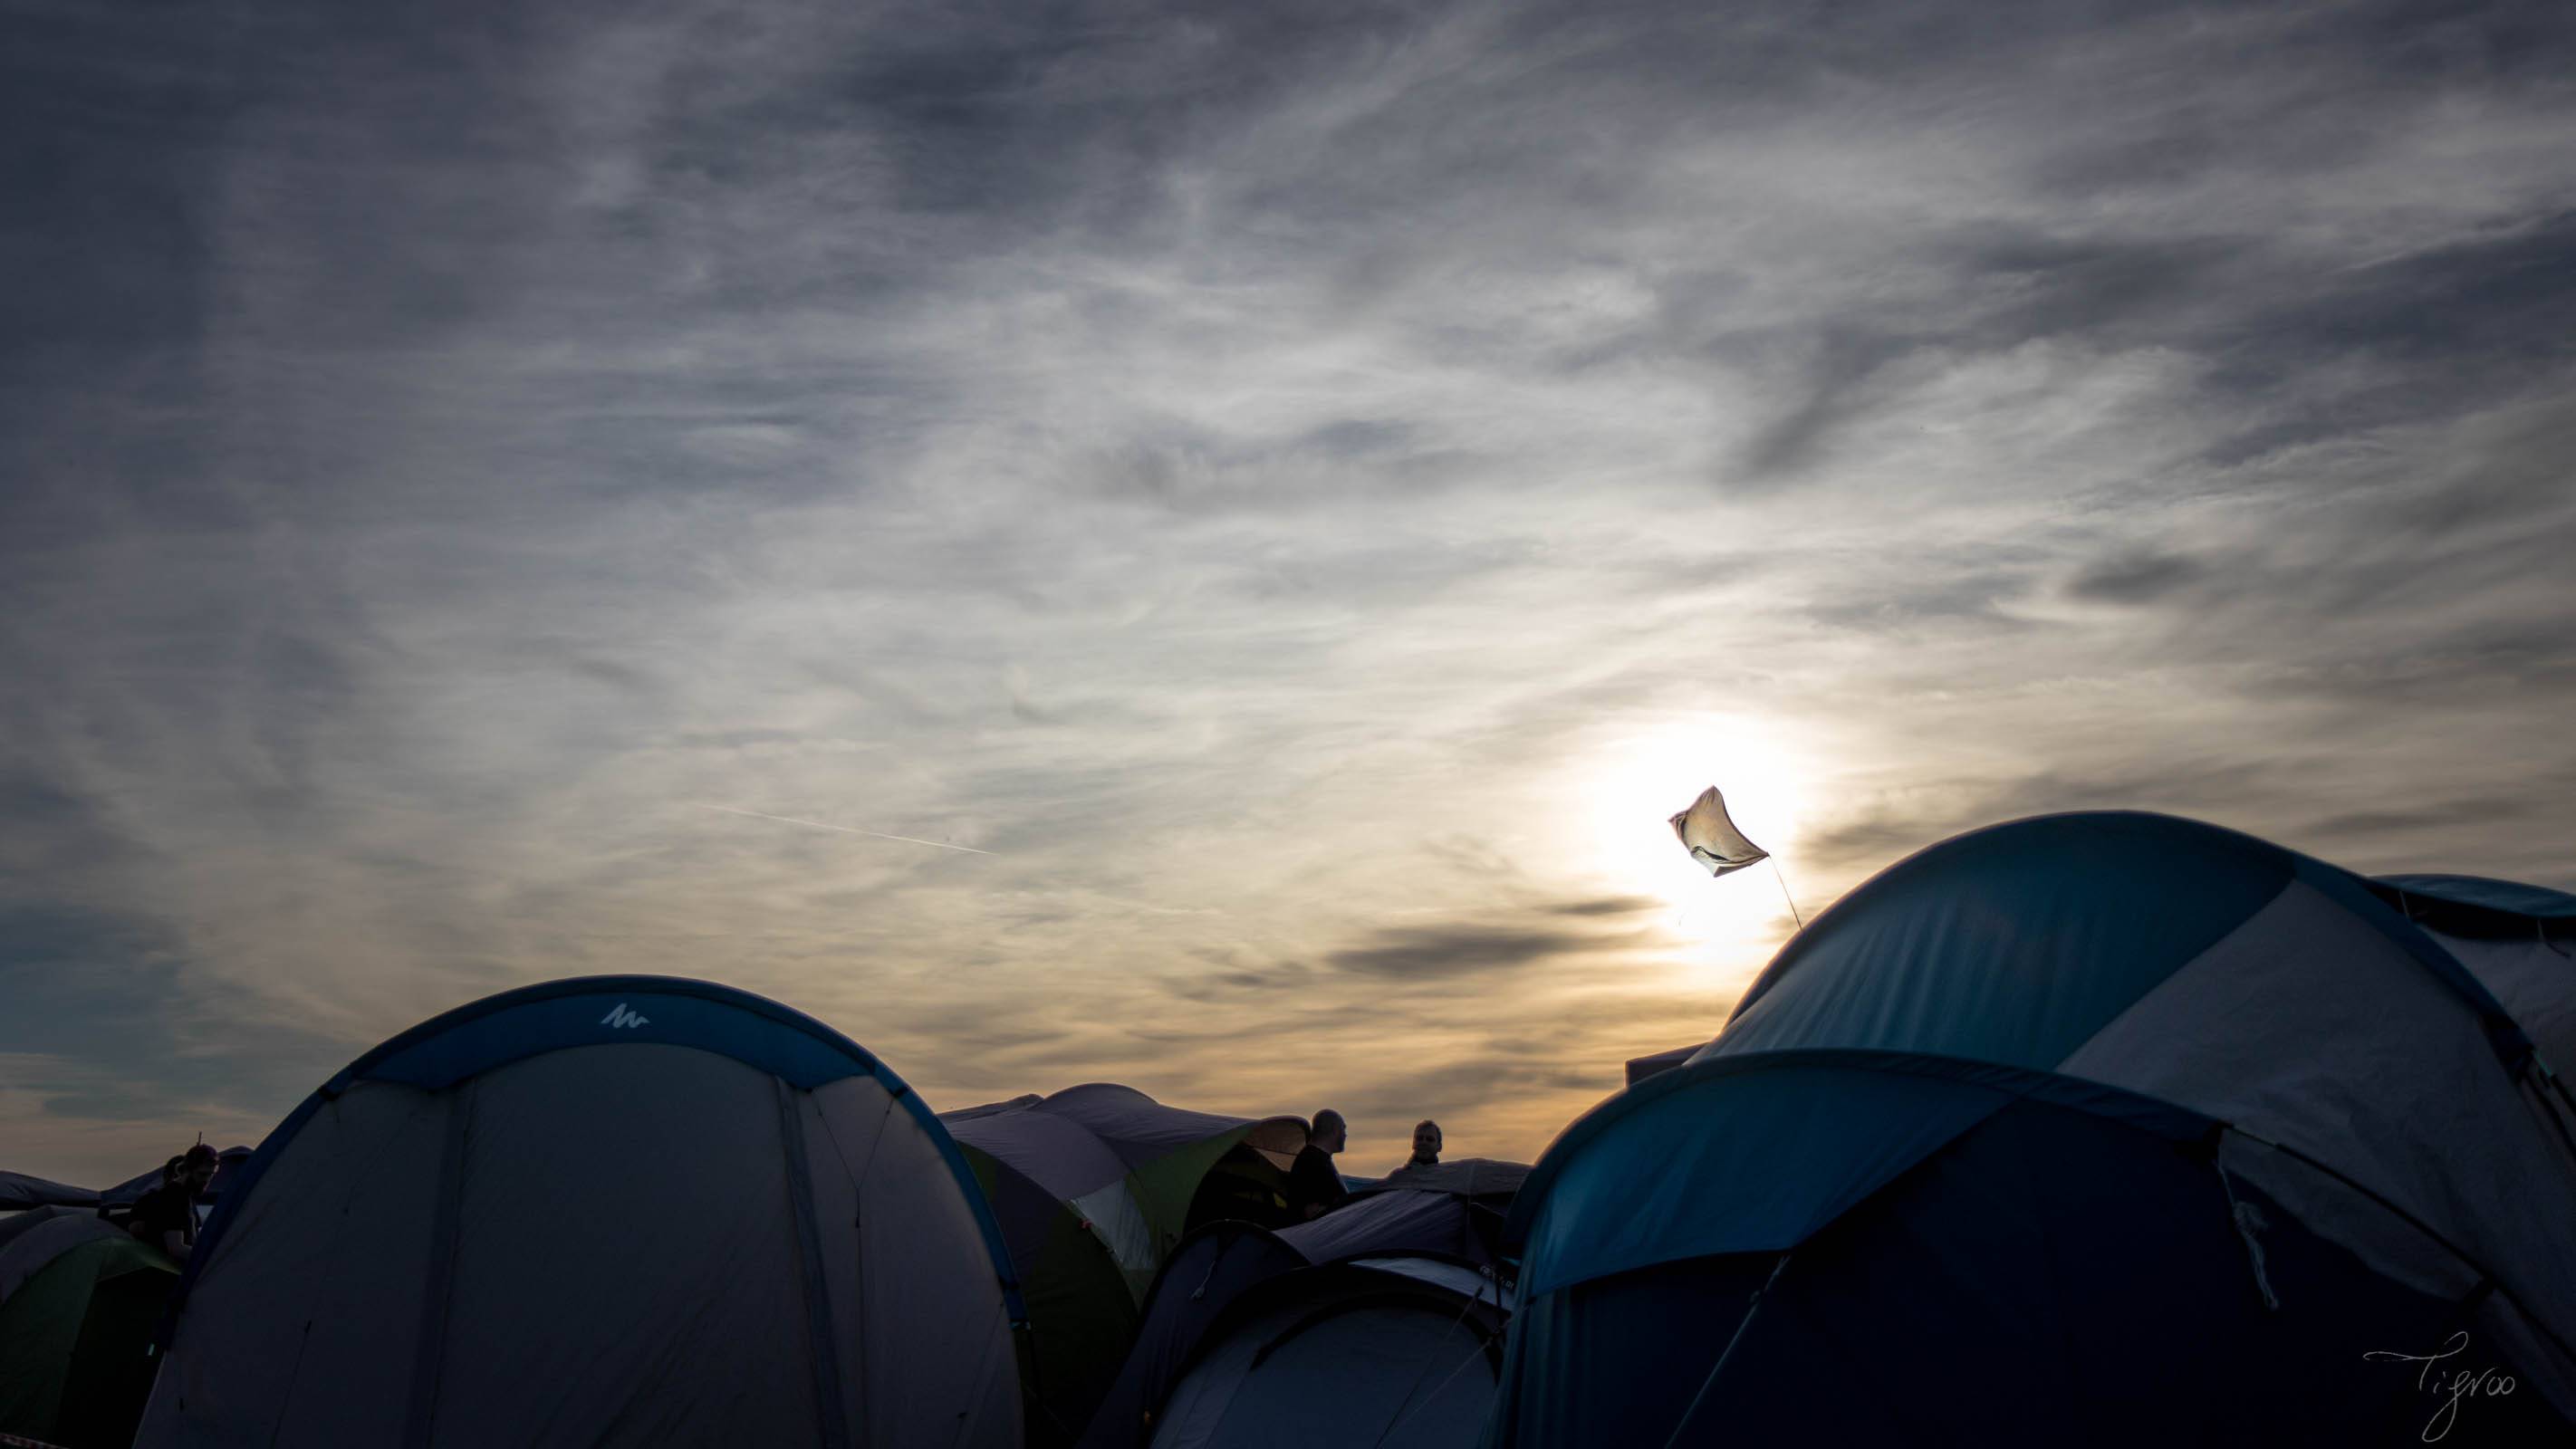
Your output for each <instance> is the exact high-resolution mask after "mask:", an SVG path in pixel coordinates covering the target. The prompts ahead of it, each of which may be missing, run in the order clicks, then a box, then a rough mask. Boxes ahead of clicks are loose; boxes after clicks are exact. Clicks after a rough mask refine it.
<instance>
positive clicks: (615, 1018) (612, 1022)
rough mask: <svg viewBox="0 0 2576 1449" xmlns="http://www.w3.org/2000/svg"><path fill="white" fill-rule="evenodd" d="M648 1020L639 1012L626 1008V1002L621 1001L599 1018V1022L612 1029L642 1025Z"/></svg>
mask: <svg viewBox="0 0 2576 1449" xmlns="http://www.w3.org/2000/svg"><path fill="white" fill-rule="evenodd" d="M649 1020H651V1018H650V1017H647V1016H645V1015H643V1014H642V1013H641V1012H635V1011H629V1010H627V1009H626V1003H625V1002H623V1001H621V1002H619V1003H617V1004H616V1005H615V1006H612V1007H610V1008H609V1009H608V1014H607V1015H606V1016H603V1017H601V1018H600V1019H599V1024H600V1025H601V1026H605V1027H609V1028H611V1029H614V1028H617V1027H621V1026H642V1025H644V1024H645V1023H646V1022H647V1021H649Z"/></svg>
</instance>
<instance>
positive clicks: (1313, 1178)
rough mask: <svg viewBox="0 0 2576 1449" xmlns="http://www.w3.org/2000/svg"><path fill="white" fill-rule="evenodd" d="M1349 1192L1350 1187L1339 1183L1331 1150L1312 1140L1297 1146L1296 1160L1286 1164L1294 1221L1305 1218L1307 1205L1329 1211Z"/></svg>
mask: <svg viewBox="0 0 2576 1449" xmlns="http://www.w3.org/2000/svg"><path fill="white" fill-rule="evenodd" d="M1350 1195H1351V1190H1350V1189H1349V1188H1347V1187H1344V1186H1342V1175H1341V1174H1340V1173H1338V1172H1335V1171H1334V1170H1333V1154H1331V1153H1329V1152H1326V1151H1325V1150H1324V1149H1322V1148H1320V1147H1317V1146H1315V1145H1314V1144H1312V1143H1309V1144H1307V1145H1306V1146H1304V1147H1302V1148H1300V1149H1298V1152H1297V1160H1296V1161H1295V1162H1294V1163H1292V1164H1290V1166H1289V1168H1288V1211H1289V1212H1290V1214H1292V1215H1293V1216H1294V1217H1295V1218H1296V1220H1297V1221H1299V1222H1304V1221H1305V1220H1306V1216H1307V1214H1306V1209H1308V1208H1310V1207H1320V1208H1323V1209H1325V1210H1326V1211H1330V1210H1332V1209H1334V1208H1337V1207H1340V1206H1341V1205H1342V1203H1343V1202H1344V1201H1346V1200H1347V1199H1348V1198H1349V1197H1350Z"/></svg>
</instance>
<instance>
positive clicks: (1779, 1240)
mask: <svg viewBox="0 0 2576 1449" xmlns="http://www.w3.org/2000/svg"><path fill="white" fill-rule="evenodd" d="M2027 1100H2039V1101H2045V1102H2050V1103H2054V1104H2057V1105H2060V1106H2064V1107H2066V1108H2068V1109H2070V1110H2074V1111H2079V1112H2083V1113H2086V1114H2088V1115H2093V1116H2100V1117H2105V1118H2108V1119H2111V1120H2115V1121H2121V1122H2125V1123H2128V1124H2130V1125H2131V1126H2133V1127H2136V1128H2137V1129H2138V1130H2140V1131H2142V1132H2145V1133H2148V1134H2150V1135H2153V1136H2155V1137H2159V1138H2163V1139H2166V1140H2172V1141H2194V1140H2200V1139H2203V1138H2206V1137H2207V1136H2208V1135H2209V1133H2210V1131H2211V1129H2212V1127H2213V1126H2214V1124H2213V1123H2211V1122H2210V1121H2209V1120H2208V1119H2207V1118H2205V1117H2203V1116H2201V1115H2199V1114H2197V1113H2193V1112H2189V1111H2185V1110H2181V1109H2177V1108H2174V1107H2172V1106H2169V1105H2167V1104H2164V1103H2160V1102H2157V1101H2154V1100H2152V1099H2149V1098H2145V1097H2140V1096H2137V1095H2134V1094H2131V1093H2128V1092H2123V1091H2120V1090H2117V1089H2114V1088H2109V1087H2104V1086H2100V1085H2098V1084H2094V1083H2089V1082H2082V1081H2076V1080H2071V1079H2068V1078H2063V1077H2056V1076H2051V1075H2049V1074H2045V1073H2038V1072H2028V1071H2023V1070H2021V1069H2018V1068H2012V1067H1994V1066H1987V1065H1984V1064H1980V1063H1973V1062H1961V1061H1957V1060H1955V1059H1950V1058H1941V1057H1924V1056H1914V1055H1907V1054H1903V1053H1892V1052H1804V1053H1792V1052H1771V1053H1759V1054H1754V1055H1749V1056H1741V1057H1736V1056H1723V1057H1715V1058H1703V1059H1701V1060H1700V1061H1697V1062H1694V1063H1692V1064H1691V1065H1690V1066H1688V1067H1685V1068H1683V1069H1681V1070H1679V1071H1675V1072H1667V1073H1664V1074H1662V1075H1660V1076H1657V1077H1655V1078H1653V1079H1652V1080H1650V1081H1648V1082H1646V1083H1645V1084H1644V1085H1643V1086H1641V1087H1638V1088H1636V1089H1634V1090H1632V1091H1630V1092H1628V1093H1625V1094H1623V1095H1621V1096H1619V1097H1614V1098H1612V1099H1611V1101H1610V1102H1609V1103H1608V1104H1606V1105H1605V1106H1603V1107H1602V1108H1600V1109H1597V1110H1596V1111H1594V1112H1593V1113H1591V1114H1589V1115H1587V1116H1586V1117H1584V1118H1581V1119H1579V1120H1578V1121H1576V1122H1575V1124H1574V1125H1573V1126H1571V1127H1569V1128H1567V1129H1566V1131H1565V1133H1564V1134H1563V1135H1562V1136H1561V1137H1560V1138H1559V1139H1558V1142H1557V1145H1556V1146H1555V1147H1552V1148H1550V1149H1549V1152H1548V1154H1547V1158H1546V1160H1544V1161H1542V1162H1541V1163H1540V1164H1539V1166H1538V1168H1537V1170H1536V1171H1535V1172H1534V1173H1533V1174H1532V1177H1531V1180H1530V1182H1529V1184H1528V1186H1527V1187H1525V1188H1524V1189H1523V1191H1522V1193H1521V1195H1520V1198H1519V1200H1518V1201H1517V1202H1516V1203H1515V1204H1514V1207H1513V1214H1512V1224H1511V1239H1512V1241H1514V1242H1517V1243H1520V1244H1521V1245H1522V1247H1523V1257H1522V1269H1521V1289H1522V1291H1523V1292H1524V1293H1529V1294H1539V1293H1549V1292H1554V1291H1556V1290H1557V1289H1560V1288H1564V1287H1567V1286H1570V1285H1572V1284H1574V1283H1579V1282H1582V1281H1584V1280H1586V1279H1591V1278H1601V1277H1608V1276H1610V1275H1612V1274H1617V1273H1627V1272H1633V1271H1636V1270H1638V1269H1641V1268H1650V1267H1654V1266H1656V1265H1657V1264H1661V1263H1671V1262H1678V1261H1683V1260H1687V1259H1692V1258H1704V1257H1713V1256H1717V1255H1720V1254H1729V1253H1754V1252H1776V1251H1778V1250H1780V1249H1783V1248H1787V1247H1790V1246H1793V1245H1795V1244H1797V1243H1799V1242H1801V1241H1804V1240H1805V1239H1806V1238H1807V1237H1808V1236H1810V1235H1811V1234H1813V1233H1814V1232H1816V1231H1817V1230H1819V1229H1820V1228H1822V1227H1823V1226H1824V1225H1826V1224H1827V1223H1830V1222H1832V1221H1833V1220H1834V1219H1835V1218H1836V1217H1838V1216H1840V1215H1841V1214H1842V1213H1844V1212H1846V1211H1848V1210H1850V1209H1851V1208H1852V1207H1853V1206H1854V1205H1856V1204H1858V1203H1860V1202H1861V1201H1863V1200H1864V1199H1866V1198H1867V1197H1869V1195H1870V1194H1872V1193H1874V1192H1876V1191H1877V1190H1878V1189H1880V1188H1881V1187H1883V1186H1885V1185H1886V1184H1887V1183H1888V1182H1890V1181H1893V1180H1894V1179H1895V1178H1896V1177H1897V1176H1899V1175H1900V1174H1902V1173H1904V1172H1906V1171H1908V1170H1909V1169H1911V1168H1913V1167H1914V1166H1915V1165H1916V1164H1917V1163H1919V1162H1921V1161H1923V1160H1924V1159H1925V1158H1927V1157H1929V1156H1931V1155H1932V1154H1933V1153H1935V1152H1937V1151H1938V1150H1940V1149H1941V1148H1942V1147H1943V1146H1944V1145H1946V1144H1948V1143H1949V1142H1951V1141H1952V1140H1953V1139H1955V1138H1957V1137H1959V1136H1960V1135H1961V1134H1963V1133H1965V1132H1966V1131H1968V1130H1969V1129H1970V1128H1972V1127H1974V1126H1976V1125H1977V1124H1978V1123H1980V1122H1982V1121H1984V1120H1985V1119H1986V1118H1988V1117H1990V1116H1992V1115H1994V1114H1995V1113H1996V1112H1998V1111H2001V1110H2003V1109H2004V1108H2005V1107H2008V1106H2010V1105H2012V1104H2013V1103H2015V1102H2020V1101H2027ZM1721 1125H1722V1128H1723V1130H1718V1129H1719V1127H1720V1126H1721ZM1596 1139H1598V1141H1597V1143H1596Z"/></svg>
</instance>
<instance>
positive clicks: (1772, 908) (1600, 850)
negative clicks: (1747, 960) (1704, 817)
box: [1572, 715, 1813, 964]
mask: <svg viewBox="0 0 2576 1449" xmlns="http://www.w3.org/2000/svg"><path fill="white" fill-rule="evenodd" d="M1812 776H1813V769H1812V766H1811V765H1810V762H1809V761H1808V760H1807V759H1806V757H1805V754H1804V752H1803V751H1801V750H1800V749H1799V748H1798V747H1797V746H1796V745H1795V744H1793V743H1791V742H1790V741H1789V740H1788V739H1786V738H1785V737H1784V736H1783V735H1782V733H1781V732H1780V731H1779V730H1778V729H1777V728H1776V727H1774V726H1771V725H1768V724H1766V723H1765V722H1763V721H1760V720H1753V719H1747V718H1744V717H1741V716H1733V715H1693V716H1687V717H1682V718H1670V717H1667V718H1663V719H1658V720H1655V721H1652V722H1650V723H1646V724H1642V725H1639V726H1636V727H1633V728H1629V729H1625V730H1621V731H1619V732H1618V733H1615V734H1612V735H1610V736H1608V737H1607V738H1605V739H1604V740H1602V741H1601V742H1600V744H1599V745H1597V746H1596V747H1594V748H1593V749H1591V750H1589V751H1587V753H1586V756H1585V760H1584V763H1583V764H1582V765H1581V766H1580V767H1578V769H1577V770H1576V772H1575V774H1574V777H1573V780H1572V786H1573V788H1574V789H1576V790H1579V791H1580V792H1581V802H1582V812H1583V815H1584V817H1585V818H1586V819H1587V820H1588V822H1589V824H1590V827H1591V829H1590V831H1589V837H1590V838H1589V839H1588V841H1586V845H1587V847H1588V860H1587V863H1588V864H1589V865H1590V866H1591V867H1592V869H1593V870H1594V871H1596V872H1597V873H1598V874H1599V875H1600V876H1601V877H1602V878H1603V879H1604V880H1605V881H1607V882H1610V883H1612V884H1614V885H1615V886H1616V887H1617V888H1618V889H1621V890H1625V891H1628V892H1630V893H1633V894H1638V895H1650V896H1655V897H1658V898H1660V899H1662V900H1663V901H1665V902H1666V903H1667V904H1668V905H1669V906H1670V908H1671V914H1670V915H1669V916H1667V918H1666V925H1667V926H1668V928H1669V929H1671V930H1672V931H1673V932H1674V933H1675V934H1677V935H1679V936H1681V937H1682V938H1683V939H1684V940H1685V941H1688V942H1690V943H1691V945H1692V948H1693V949H1692V950H1691V951H1690V953H1689V954H1690V955H1691V956H1692V957H1693V958H1694V959H1697V960H1701V961H1704V962H1707V963H1709V964H1719V963H1722V962H1727V961H1734V962H1737V963H1739V964H1740V962H1741V960H1742V958H1743V957H1744V955H1745V953H1747V952H1756V953H1759V954H1763V955H1767V954H1768V948H1769V947H1770V946H1771V945H1775V944H1776V943H1777V942H1778V940H1779V938H1780V936H1781V934H1782V923H1781V919H1780V918H1781V917H1782V916H1784V915H1785V914H1786V910H1787V906H1786V902H1785V900H1784V898H1783V892H1782V887H1781V884H1780V882H1781V880H1783V879H1786V880H1787V881H1788V883H1789V884H1790V886H1791V887H1792V888H1794V886H1795V884H1796V879H1795V865H1796V861H1797V856H1796V847H1797V844H1798V838H1799V832H1800V829H1801V827H1802V826H1803V825H1804V823H1805V821H1806V819H1807V816H1808V811H1809V802H1808V801H1807V799H1806V797H1805V794H1804V786H1805V782H1806V781H1807V780H1809V779H1810V778H1812ZM1710 785H1715V786H1716V787H1717V788H1718V789H1719V791H1720V792H1722V793H1723V794H1724V795H1725V797H1726V808H1727V813H1728V814H1729V815H1730V816H1731V817H1733V819H1734V821H1735V823H1736V825H1737V827H1738V828H1740V829H1741V830H1743V832H1744V833H1745V834H1746V835H1747V836H1749V837H1750V838H1751V839H1752V840H1753V842H1754V843H1755V844H1757V845H1759V846H1761V847H1762V848H1763V849H1765V850H1767V851H1770V852H1771V853H1772V855H1773V857H1774V860H1775V861H1779V862H1783V863H1785V865H1786V866H1787V867H1788V869H1787V871H1786V872H1785V873H1775V865H1774V861H1765V862H1763V863H1762V864H1760V865H1757V866H1754V867H1752V868H1751V869H1749V870H1744V871H1739V872H1736V873H1733V874H1730V875H1728V876H1726V877H1724V878H1722V879H1711V878H1710V876H1709V874H1708V872H1707V870H1705V869H1704V868H1702V867H1701V866H1700V865H1699V864H1698V863H1697V862H1695V861H1693V860H1692V859H1691V858H1690V855H1689V854H1688V852H1686V851H1685V850H1683V848H1682V845H1681V842H1680V841H1678V840H1676V839H1675V838H1674V836H1673V831H1672V827H1671V825H1670V824H1669V823H1667V822H1668V821H1669V820H1670V818H1671V817H1672V815H1673V814H1674V813H1675V812H1676V811H1679V810H1682V809H1684V808H1686V807H1687V806H1688V805H1689V804H1690V803H1691V801H1692V799H1693V798H1695V797H1696V796H1697V795H1698V794H1699V792H1700V791H1701V790H1703V789H1705V788H1706V787H1708V786H1710ZM1757 877H1760V878H1758V879H1757ZM1801 909H1804V903H1803V902H1802V903H1801Z"/></svg>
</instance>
